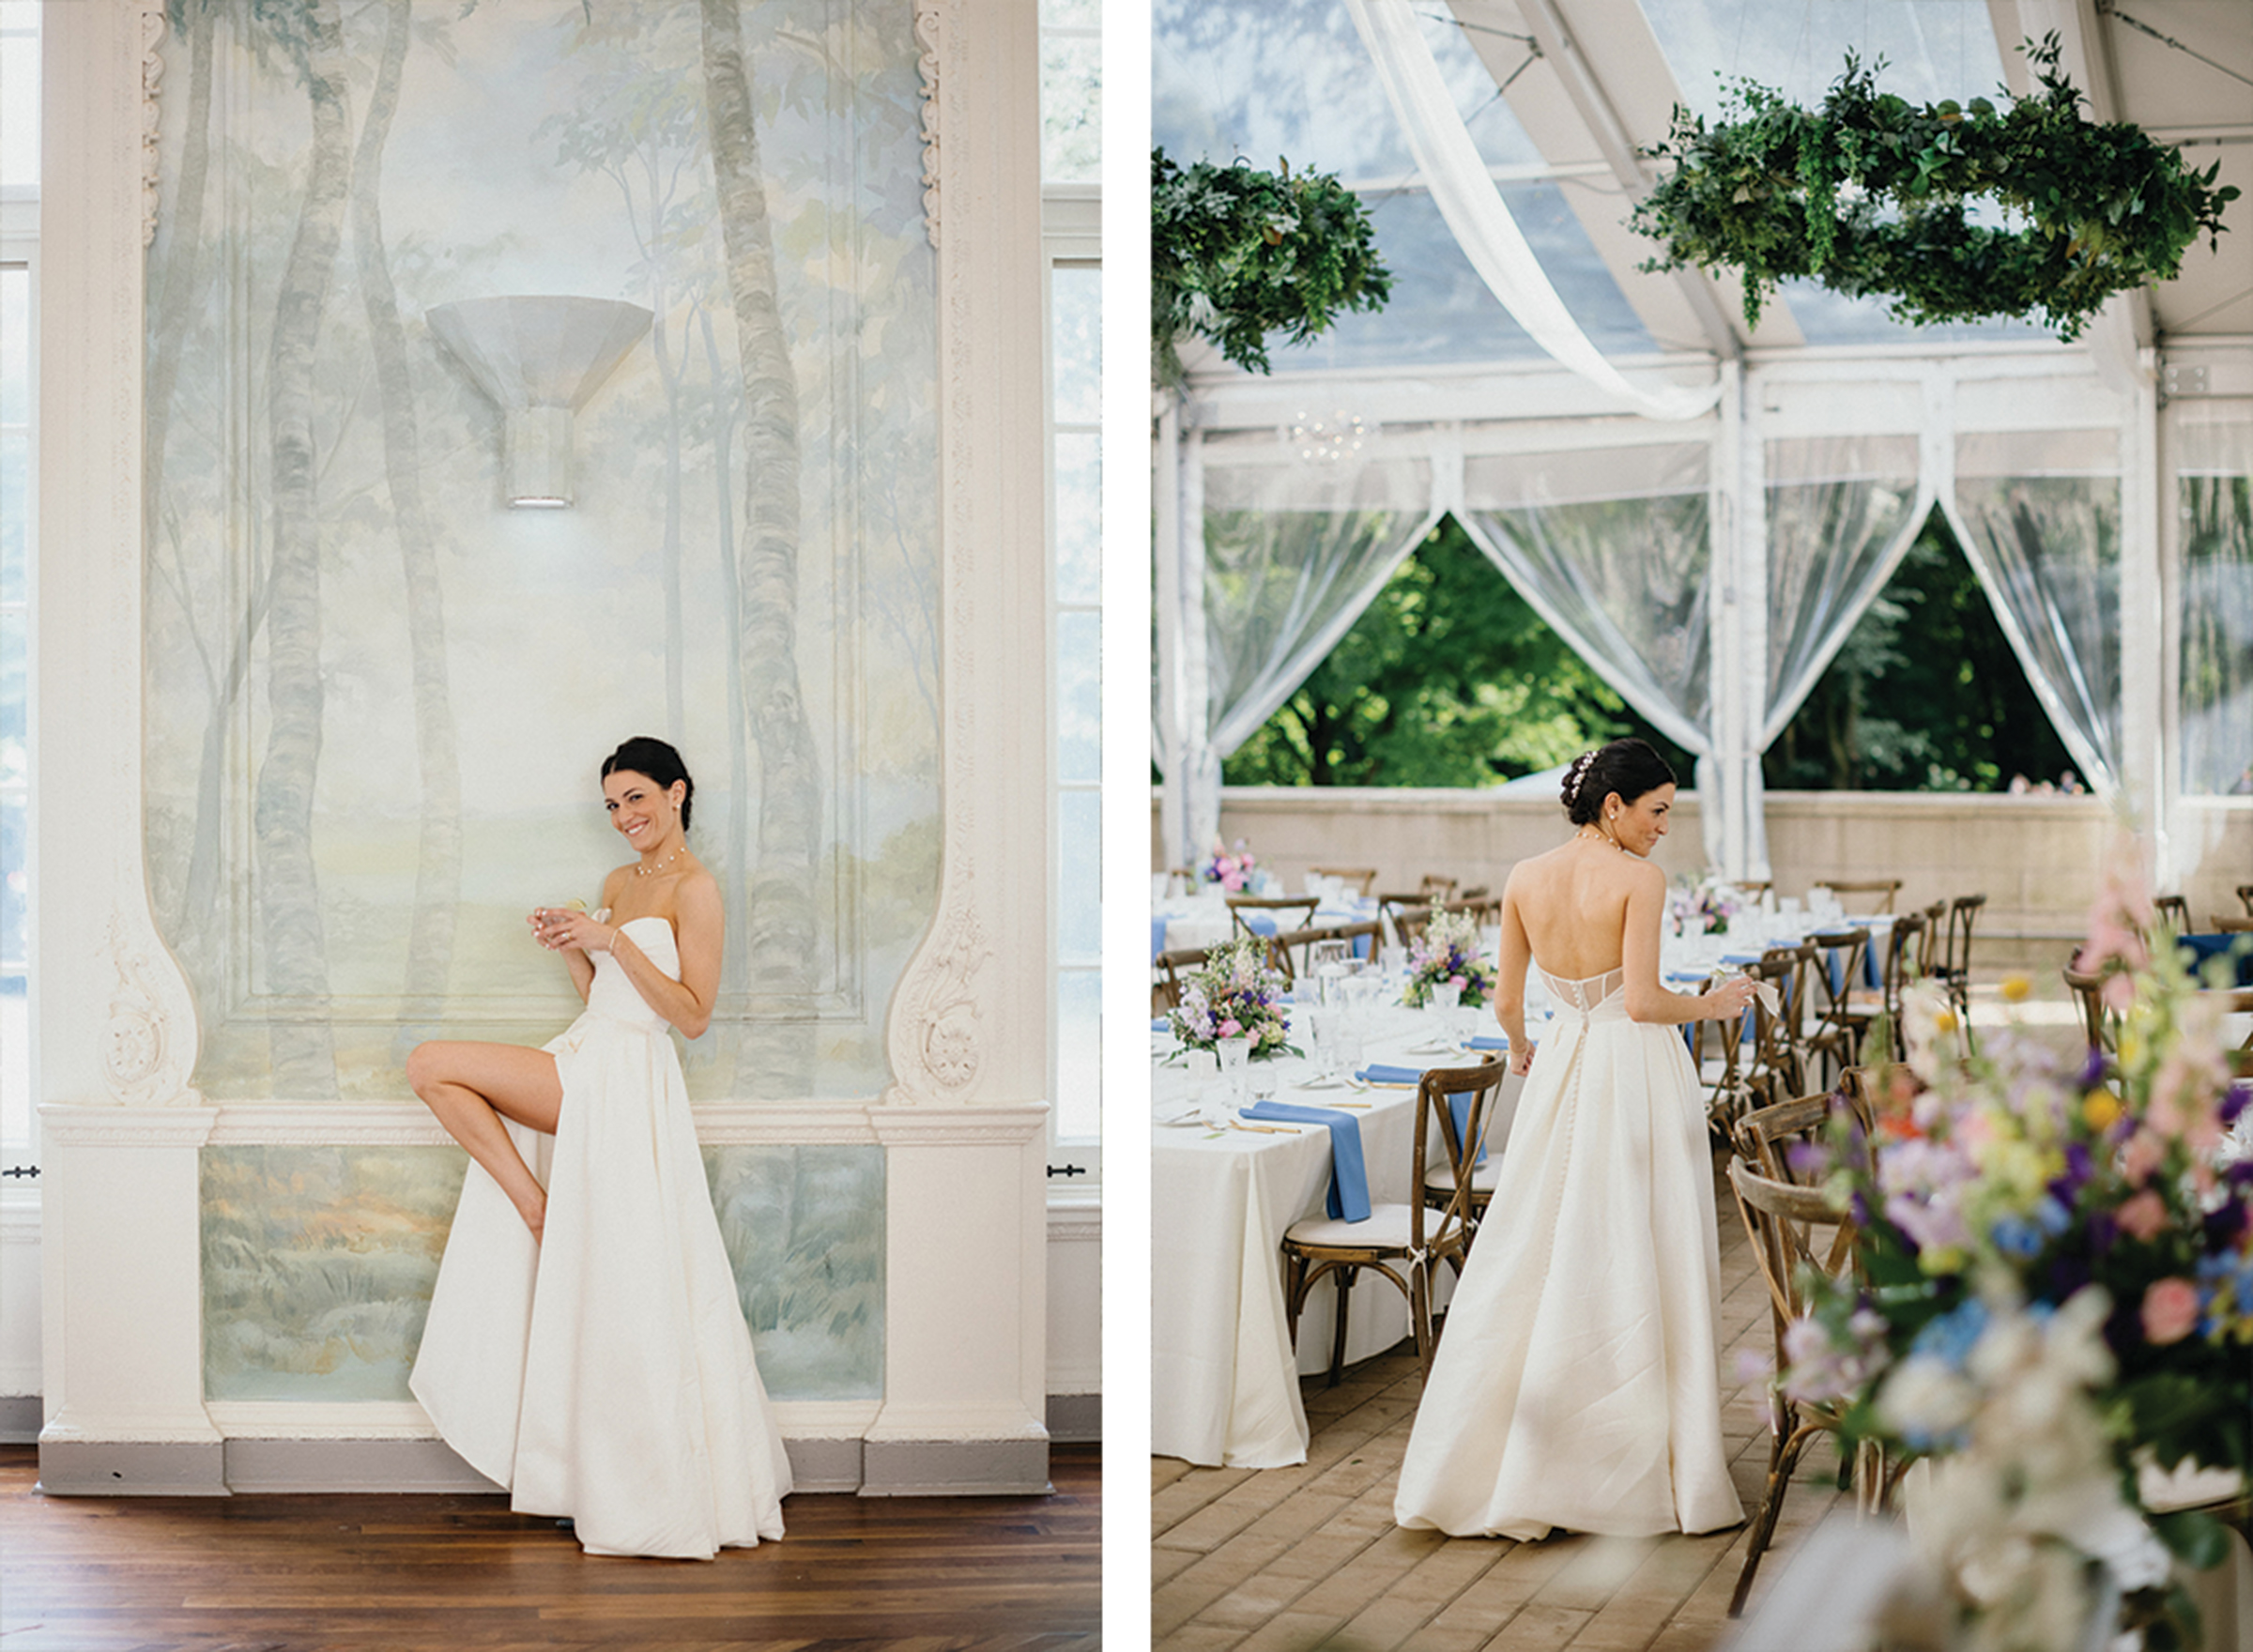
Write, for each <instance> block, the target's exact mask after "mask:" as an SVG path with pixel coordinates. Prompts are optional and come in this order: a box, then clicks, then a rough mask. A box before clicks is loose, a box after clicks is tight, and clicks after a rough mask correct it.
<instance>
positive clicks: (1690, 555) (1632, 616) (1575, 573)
mask: <svg viewBox="0 0 2253 1652" xmlns="http://www.w3.org/2000/svg"><path fill="white" fill-rule="evenodd" d="M1708 471H1709V448H1708V445H1707V443H1705V442H1703V441H1697V442H1668V443H1663V444H1657V445H1648V446H1641V447H1628V448H1605V449H1592V450H1584V451H1574V452H1550V453H1511V454H1502V455H1482V456H1477V457H1468V458H1465V460H1464V508H1463V510H1462V512H1460V517H1461V520H1462V522H1463V526H1464V529H1465V531H1467V532H1468V533H1469V534H1470V536H1471V538H1472V540H1473V541H1474V542H1475V543H1477V544H1478V546H1479V549H1480V550H1482V551H1484V552H1485V553H1486V555H1487V556H1488V557H1489V558H1491V559H1492V560H1493V561H1494V565H1495V566H1496V567H1497V568H1499V569H1500V570H1501V571H1502V573H1503V574H1505V575H1506V576H1508V578H1509V580H1510V583H1511V584H1512V585H1514V586H1515V587H1517V589H1518V590H1519V591H1520V593H1521V594H1523V595H1524V596H1525V600H1526V601H1527V602H1528V603H1530V604H1533V607H1534V609H1535V611H1536V612H1538V613H1539V614H1540V616H1541V618H1542V619H1546V620H1547V621H1548V622H1549V625H1550V627H1551V629H1553V630H1554V631H1556V634H1557V635H1559V636H1561V637H1563V638H1564V639H1565V641H1566V642H1568V643H1570V644H1571V647H1572V650H1573V651H1574V652H1575V653H1577V654H1579V655H1580V657H1581V658H1582V659H1584V660H1586V662H1587V663H1588V665H1590V666H1591V667H1592V668H1593V669H1594V670H1595V671H1596V673H1597V674H1598V675H1599V676H1601V677H1602V679H1603V680H1604V681H1606V682H1607V683H1609V684H1610V685H1611V686H1612V687H1613V688H1614V689H1615V690H1617V693H1618V695H1619V696H1620V698H1622V699H1624V700H1626V701H1627V703H1628V704H1629V705H1631V706H1632V707H1634V708H1635V710H1636V711H1640V712H1641V713H1642V714H1643V715H1644V716H1645V717H1646V718H1648V719H1649V721H1650V722H1651V723H1653V724H1654V725H1656V726H1657V727H1659V728H1661V729H1663V730H1664V731H1665V734H1666V737H1667V738H1668V739H1669V740H1672V741H1673V742H1675V743H1676V744H1678V745H1679V746H1682V747H1683V748H1685V749H1686V750H1688V751H1691V752H1694V753H1696V754H1698V755H1700V756H1702V755H1704V754H1705V753H1706V752H1708V751H1709V750H1710V749H1711V747H1712V728H1711V707H1712V673H1711V671H1710V669H1709V659H1710V654H1711V626H1710V624H1709V617H1708V608H1709V604H1710V602H1711V597H1712V578H1711V574H1712V545H1711V540H1710V535H1709V512H1710V506H1709V499H1708V497H1707V477H1708Z"/></svg>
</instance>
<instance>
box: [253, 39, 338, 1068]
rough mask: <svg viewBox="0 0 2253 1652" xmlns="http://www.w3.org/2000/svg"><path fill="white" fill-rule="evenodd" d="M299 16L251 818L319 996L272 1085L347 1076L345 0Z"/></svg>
mask: <svg viewBox="0 0 2253 1652" xmlns="http://www.w3.org/2000/svg"><path fill="white" fill-rule="evenodd" d="M303 25H304V38H303V47H302V50H303V60H302V63H301V66H300V67H301V69H302V71H303V74H304V83H305V90H306V95H307V99H308V101H309V103H310V104H311V109H312V116H313V141H312V145H311V151H310V155H309V158H308V166H307V176H306V181H305V195H304V200H303V204H302V206H301V207H300V208H299V215H298V225H297V233H296V235H295V236H294V237H293V238H292V240H291V243H290V249H289V257H288V261H287V263H286V264H285V265H284V268H283V272H282V282H281V290H280V293H279V296H278V298H277V299H276V302H275V306H274V332H273V347H272V352H271V355H270V357H269V358H268V435H269V440H270V443H271V447H272V478H271V487H272V513H273V591H272V596H271V599H270V604H269V606H268V613H267V713H268V734H267V748H266V756H265V759H264V761H263V762H262V763H261V764H260V765H259V770H258V778H257V785H256V794H255V803H254V810H253V835H254V839H255V842H256V846H257V877H258V916H259V922H260V925H261V931H262V934H263V937H264V940H265V942H266V969H267V979H268V987H270V989H271V990H272V992H274V993H275V994H276V995H277V996H280V997H282V998H284V999H296V1000H299V1001H300V1002H306V1003H308V1004H309V1007H311V1008H312V1009H313V1013H311V1014H309V1015H306V1016H303V1017H289V1018H283V1017H276V1018H274V1019H273V1020H272V1022H271V1023H270V1026H269V1029H268V1037H269V1040H270V1043H271V1047H272V1051H273V1068H274V1093H275V1094H277V1095H283V1096H290V1097H327V1096H333V1095H334V1094H336V1090H337V1084H336V1059H335V1054H334V1048H335V1047H334V1041H333V1038H332V1035H331V1033H330V1025H329V1021H328V1018H327V1009H328V1005H327V1000H328V996H329V965H328V950H327V945H326V942H325V941H324V940H323V938H322V930H321V901H320V881H319V877H318V874H317V872H316V870H315V868H314V858H313V791H314V777H315V775H316V773H317V772H318V771H319V767H320V759H321V704H322V687H321V527H320V516H319V501H318V498H317V486H316V476H315V470H314V414H315V401H314V394H315V392H314V357H315V351H316V348H317V346H318V344H319V341H320V333H321V320H322V314H323V312H324V310H325V309H326V307H327V303H328V298H329V287H330V278H331V275H332V273H333V270H334V267H335V263H336V257H337V250H338V247H339V245H340V243H341V242H342V240H343V236H344V221H345V202H346V196H347V194H348V193H349V190H350V185H351V172H352V156H351V136H350V130H349V115H348V111H347V110H346V107H345V104H346V82H345V54H344V25H343V20H342V18H341V17H340V16H339V13H338V8H337V0H305V7H304V12H303Z"/></svg>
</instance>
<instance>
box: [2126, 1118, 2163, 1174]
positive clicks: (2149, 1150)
mask: <svg viewBox="0 0 2253 1652" xmlns="http://www.w3.org/2000/svg"><path fill="white" fill-rule="evenodd" d="M2166 1158H2167V1145H2166V1143H2164V1142H2162V1141H2161V1140H2159V1138H2158V1137H2156V1136H2154V1135H2153V1134H2152V1133H2151V1132H2150V1131H2149V1130H2138V1131H2137V1132H2136V1134H2135V1135H2133V1136H2131V1137H2129V1138H2128V1144H2127V1145H2126V1146H2125V1147H2123V1148H2122V1149H2121V1152H2120V1170H2121V1174H2123V1175H2124V1176H2125V1177H2127V1179H2128V1180H2129V1181H2130V1182H2132V1183H2133V1184H2135V1185H2137V1186H2138V1187H2140V1186H2142V1185H2144V1184H2145V1183H2146V1182H2148V1181H2150V1180H2151V1179H2152V1177H2153V1175H2155V1174H2156V1173H2157V1172H2158V1170H2159V1167H2160V1165H2161V1164H2162V1163H2163V1162H2165V1160H2166Z"/></svg>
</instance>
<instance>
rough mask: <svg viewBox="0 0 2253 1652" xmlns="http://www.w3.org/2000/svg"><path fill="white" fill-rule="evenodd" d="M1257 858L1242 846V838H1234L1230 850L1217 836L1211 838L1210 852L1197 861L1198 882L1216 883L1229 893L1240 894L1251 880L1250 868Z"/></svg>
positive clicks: (1256, 863) (1253, 865) (1256, 861)
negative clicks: (1232, 849)
mask: <svg viewBox="0 0 2253 1652" xmlns="http://www.w3.org/2000/svg"><path fill="white" fill-rule="evenodd" d="M1258 864H1259V859H1258V857H1257V856H1255V855H1254V854H1253V853H1252V852H1251V850H1249V849H1246V848H1245V847H1244V839H1242V838H1241V837H1239V838H1237V839H1236V847H1235V849H1234V851H1233V852H1232V851H1231V850H1230V849H1228V847H1227V846H1226V845H1225V844H1223V843H1222V842H1221V841H1220V840H1219V839H1218V838H1217V837H1216V838H1214V839H1213V847H1212V852H1211V853H1209V854H1207V855H1206V856H1205V857H1204V859H1203V860H1202V861H1200V862H1198V863H1197V881H1198V882H1199V883H1218V885H1219V886H1220V887H1221V888H1222V889H1224V890H1226V891H1227V892H1228V893H1229V894H1231V895H1242V894H1243V893H1244V891H1245V889H1246V888H1247V887H1248V886H1249V884H1250V882H1251V873H1252V868H1253V867H1255V866H1257V865H1258Z"/></svg>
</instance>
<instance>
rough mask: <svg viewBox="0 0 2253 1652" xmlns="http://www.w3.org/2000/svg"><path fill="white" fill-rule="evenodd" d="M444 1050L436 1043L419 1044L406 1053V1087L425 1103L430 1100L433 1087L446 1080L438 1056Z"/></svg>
mask: <svg viewBox="0 0 2253 1652" xmlns="http://www.w3.org/2000/svg"><path fill="white" fill-rule="evenodd" d="M442 1048H444V1046H442V1045H439V1044H435V1043H433V1044H418V1045H416V1046H415V1048H412V1049H410V1050H408V1051H407V1052H406V1087H407V1088H408V1089H409V1090H412V1091H413V1092H414V1093H415V1094H417V1095H419V1096H421V1098H422V1099H423V1100H424V1101H428V1100H429V1099H430V1092H431V1089H432V1087H433V1086H435V1085H437V1084H439V1083H442V1082H443V1081H444V1079H445V1077H446V1075H445V1073H444V1072H443V1071H442V1070H441V1062H440V1059H439V1055H438V1051H439V1050H440V1049H442Z"/></svg>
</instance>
